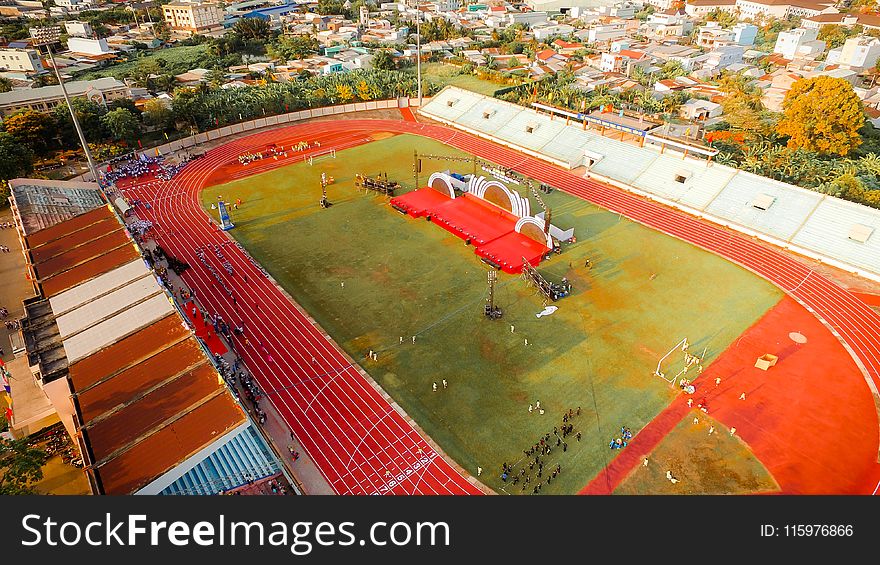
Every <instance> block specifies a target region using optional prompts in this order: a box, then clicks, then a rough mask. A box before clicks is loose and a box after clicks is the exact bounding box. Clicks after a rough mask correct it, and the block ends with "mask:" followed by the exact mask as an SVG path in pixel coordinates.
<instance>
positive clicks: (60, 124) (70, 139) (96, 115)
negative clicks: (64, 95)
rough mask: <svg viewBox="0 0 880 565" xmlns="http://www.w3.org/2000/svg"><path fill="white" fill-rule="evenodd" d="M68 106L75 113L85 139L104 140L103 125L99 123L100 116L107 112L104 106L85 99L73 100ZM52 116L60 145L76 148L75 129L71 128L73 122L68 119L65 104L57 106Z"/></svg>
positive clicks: (68, 115)
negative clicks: (59, 138)
mask: <svg viewBox="0 0 880 565" xmlns="http://www.w3.org/2000/svg"><path fill="white" fill-rule="evenodd" d="M70 105H71V106H72V107H73V110H74V112H76V118H77V120H79V125H80V127H81V128H82V130H83V134H84V135H85V136H86V139H90V140H99V139H104V138H105V136H106V134H107V132H106V130H105V129H104V124H103V123H102V122H101V116H103V115H104V114H105V113H106V112H107V109H106V108H104V106H102V105H100V104H97V103H95V102H91V101H89V100H86V99H85V98H73V99H71V101H70ZM52 114H53V116H54V118H55V123H56V127H57V131H58V133H59V134H60V137H61V141H62V144H63V145H64V146H65V147H70V148H73V147H77V146H78V144H79V138H78V137H77V135H76V129H75V128H74V127H73V120H72V119H71V117H70V112H69V111H68V109H67V106H66V105H65V104H61V105H60V106H57V107H56V108H55V109H54V110H53V111H52Z"/></svg>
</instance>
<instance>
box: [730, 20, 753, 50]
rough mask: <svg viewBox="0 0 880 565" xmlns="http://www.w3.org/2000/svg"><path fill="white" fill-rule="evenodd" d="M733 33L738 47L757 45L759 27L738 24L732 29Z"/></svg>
mask: <svg viewBox="0 0 880 565" xmlns="http://www.w3.org/2000/svg"><path fill="white" fill-rule="evenodd" d="M731 30H732V31H733V40H734V41H735V42H736V44H737V45H743V46H746V47H748V46H750V45H754V44H755V38H756V37H758V26H755V25H752V24H743V23H739V24H736V25H735V26H733V27H732V28H731Z"/></svg>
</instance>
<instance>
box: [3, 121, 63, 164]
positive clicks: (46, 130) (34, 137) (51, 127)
mask: <svg viewBox="0 0 880 565" xmlns="http://www.w3.org/2000/svg"><path fill="white" fill-rule="evenodd" d="M3 129H5V130H6V132H7V133H10V134H12V135H14V136H15V137H16V138H17V139H18V140H19V141H21V142H22V143H24V144H26V145H28V146H29V147H30V148H31V150H33V152H34V153H37V154H39V155H45V154H46V153H48V151H49V145H50V142H51V141H52V138H53V136H54V135H55V121H54V120H53V119H52V117H51V116H49V115H48V114H44V113H42V112H37V111H35V110H22V111H21V112H18V113H16V114H13V115H11V116H9V117H8V118H6V119H5V120H4V121H3Z"/></svg>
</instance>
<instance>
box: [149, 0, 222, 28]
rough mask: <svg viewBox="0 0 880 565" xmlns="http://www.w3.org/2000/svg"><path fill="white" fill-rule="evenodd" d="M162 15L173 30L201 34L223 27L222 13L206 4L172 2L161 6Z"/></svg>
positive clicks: (214, 5) (215, 6)
mask: <svg viewBox="0 0 880 565" xmlns="http://www.w3.org/2000/svg"><path fill="white" fill-rule="evenodd" d="M162 14H163V15H164V17H165V23H167V24H168V27H170V28H171V29H173V30H178V31H191V32H202V31H210V30H213V29H219V28H221V27H223V11H222V10H221V9H220V7H219V6H218V5H217V4H211V3H208V2H184V1H183V0H174V1H173V2H169V3H168V4H165V5H164V6H162Z"/></svg>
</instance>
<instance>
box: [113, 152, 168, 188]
mask: <svg viewBox="0 0 880 565" xmlns="http://www.w3.org/2000/svg"><path fill="white" fill-rule="evenodd" d="M160 161H161V158H160V157H149V156H147V155H141V156H140V157H138V156H137V154H135V155H133V156H130V157H129V159H128V160H127V161H120V162H118V163H116V164H115V165H114V164H112V163H111V165H109V166H108V167H107V172H106V173H104V180H105V181H107V182H111V183H115V182H116V181H119V180H122V179H126V178H137V177H140V176H143V175H146V174H148V173H151V172H152V171H153V170H154V169H155V168H156V167H157V166H158V165H159V163H160Z"/></svg>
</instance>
